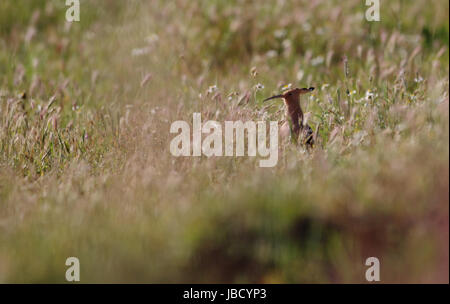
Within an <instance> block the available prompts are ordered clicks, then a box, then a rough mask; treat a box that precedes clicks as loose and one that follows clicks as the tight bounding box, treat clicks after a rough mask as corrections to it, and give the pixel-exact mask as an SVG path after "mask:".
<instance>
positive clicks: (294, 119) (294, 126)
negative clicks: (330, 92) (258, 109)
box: [264, 87, 317, 148]
mask: <svg viewBox="0 0 450 304" xmlns="http://www.w3.org/2000/svg"><path fill="white" fill-rule="evenodd" d="M313 90H314V88H313V87H310V88H302V89H299V88H295V89H292V90H289V91H287V92H285V93H284V94H280V95H275V96H272V97H269V98H267V99H264V101H268V100H271V99H275V98H283V99H284V103H285V104H286V116H287V119H286V122H284V124H283V125H282V126H281V128H280V133H281V134H282V135H283V134H288V133H289V132H290V133H291V137H292V138H293V139H294V140H295V142H298V140H299V139H300V142H301V143H303V144H304V145H306V147H307V148H312V147H313V146H314V137H315V135H314V132H313V130H312V129H311V127H310V126H309V125H308V124H305V123H304V121H303V110H302V107H301V104H300V95H303V94H306V93H309V92H311V91H313ZM316 135H317V132H316ZM299 137H300V138H299Z"/></svg>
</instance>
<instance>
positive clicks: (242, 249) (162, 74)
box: [0, 0, 449, 283]
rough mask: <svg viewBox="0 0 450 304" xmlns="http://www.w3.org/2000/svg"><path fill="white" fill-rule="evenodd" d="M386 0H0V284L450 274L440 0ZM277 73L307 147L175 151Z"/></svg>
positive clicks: (245, 107) (242, 116)
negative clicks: (296, 108)
mask: <svg viewBox="0 0 450 304" xmlns="http://www.w3.org/2000/svg"><path fill="white" fill-rule="evenodd" d="M381 2H382V3H381V14H380V15H381V22H367V21H366V20H365V18H364V13H365V10H366V8H367V7H366V6H364V1H359V0H353V1H337V0H336V1H306V0H305V1H275V0H273V1H264V4H263V1H250V0H248V1H247V0H233V1H218V0H215V1H211V0H205V1H188V0H175V1H162V0H159V1H137V0H128V1H120V0H111V1H94V0H82V1H81V22H75V23H72V24H70V23H66V22H65V18H64V16H65V9H66V8H65V6H64V5H63V1H56V0H54V1H44V0H39V1H38V0H33V1H28V0H17V1H0V282H65V271H66V266H65V264H64V263H65V260H66V258H67V257H69V256H75V257H78V258H79V259H80V263H81V282H83V283H89V282H148V283H165V282H170V283H172V282H233V283H259V282H263V283H305V282H308V283H311V282H312V283H315V282H339V283H343V282H344V283H348V282H358V283H359V282H361V283H364V282H365V277H364V274H365V270H366V266H365V265H364V262H365V259H366V258H367V257H370V256H376V257H378V258H379V259H380V262H381V269H382V270H381V280H382V282H384V283H388V282H410V283H411V282H447V283H448V280H449V274H448V261H449V255H448V249H449V245H448V244H449V235H448V231H449V224H448V223H449V222H448V214H449V209H448V203H449V199H448V198H449V149H448V147H449V115H448V114H449V107H448V100H449V98H448V96H449V95H448V92H449V91H448V89H449V77H448V73H449V24H448V20H449V16H448V11H449V4H448V1H446V0H434V1H425V0H423V1H414V2H412V1H401V0H395V1H381ZM288 83H291V84H292V86H293V87H309V86H314V87H316V88H317V89H316V90H315V91H314V94H312V95H310V96H309V95H305V97H303V99H302V106H303V108H304V109H305V112H306V116H307V117H308V123H309V124H310V125H311V126H312V127H313V129H316V128H318V127H319V132H318V134H319V138H318V144H317V147H316V148H315V150H314V151H312V152H311V153H308V152H306V151H304V150H303V149H302V148H298V147H295V146H294V145H292V144H289V143H283V144H282V145H281V147H280V156H279V161H278V165H277V166H276V167H274V168H270V169H267V168H259V167H258V165H257V159H255V158H247V157H241V158H230V157H220V158H206V157H199V158H193V157H188V158H175V157H173V156H172V155H171V154H170V152H169V143H170V140H171V138H173V135H172V134H169V127H170V124H171V122H173V121H175V120H179V119H183V120H186V121H191V119H192V113H193V112H201V113H202V119H203V120H207V119H215V120H218V121H224V120H243V121H245V120H261V119H264V120H282V119H283V115H284V113H283V111H284V106H283V104H282V102H281V101H274V102H272V103H268V104H263V103H262V100H263V99H264V98H266V97H269V96H271V95H273V94H274V93H279V92H280V91H281V89H282V87H283V86H285V85H287V84H288ZM257 84H262V85H264V88H263V89H256V85H257ZM213 85H216V86H217V90H216V91H215V92H213V93H210V92H208V89H209V87H210V86H213Z"/></svg>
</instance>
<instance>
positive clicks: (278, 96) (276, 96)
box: [263, 94, 283, 102]
mask: <svg viewBox="0 0 450 304" xmlns="http://www.w3.org/2000/svg"><path fill="white" fill-rule="evenodd" d="M275 98H283V95H282V94H280V95H275V96H272V97H269V98H266V99H264V100H263V102H264V101H268V100H271V99H275Z"/></svg>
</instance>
